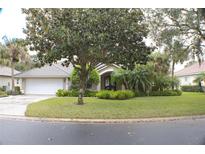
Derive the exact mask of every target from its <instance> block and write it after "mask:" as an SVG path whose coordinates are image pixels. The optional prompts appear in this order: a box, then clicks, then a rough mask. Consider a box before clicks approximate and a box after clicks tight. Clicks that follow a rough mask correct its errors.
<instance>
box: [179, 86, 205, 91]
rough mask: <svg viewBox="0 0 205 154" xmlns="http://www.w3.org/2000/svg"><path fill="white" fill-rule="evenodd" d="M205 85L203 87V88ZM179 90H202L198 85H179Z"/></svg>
mask: <svg viewBox="0 0 205 154" xmlns="http://www.w3.org/2000/svg"><path fill="white" fill-rule="evenodd" d="M204 88H205V87H203V89H204ZM181 90H182V91H184V92H203V90H202V89H201V88H200V87H199V86H198V85H195V86H181Z"/></svg>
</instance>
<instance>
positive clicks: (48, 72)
mask: <svg viewBox="0 0 205 154" xmlns="http://www.w3.org/2000/svg"><path fill="white" fill-rule="evenodd" d="M72 70H73V66H72V65H69V67H66V66H62V65H61V63H57V64H52V65H51V66H50V65H45V66H43V67H40V68H34V69H31V70H29V71H26V72H23V73H20V74H17V75H16V77H21V78H30V77H34V78H35V77H36V78H38V77H69V76H70V75H71V72H72Z"/></svg>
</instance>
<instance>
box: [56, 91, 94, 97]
mask: <svg viewBox="0 0 205 154" xmlns="http://www.w3.org/2000/svg"><path fill="white" fill-rule="evenodd" d="M96 93H97V92H96V91H91V90H86V91H85V93H84V96H85V97H95V96H96ZM78 94H79V92H78V90H75V89H72V90H64V89H58V91H57V92H56V96H58V97H78Z"/></svg>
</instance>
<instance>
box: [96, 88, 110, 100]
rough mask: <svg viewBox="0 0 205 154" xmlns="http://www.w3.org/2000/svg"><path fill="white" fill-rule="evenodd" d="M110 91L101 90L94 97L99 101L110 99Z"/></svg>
mask: <svg viewBox="0 0 205 154" xmlns="http://www.w3.org/2000/svg"><path fill="white" fill-rule="evenodd" d="M111 93H112V91H110V90H101V91H99V92H98V93H97V94H96V97H98V98H100V99H110V98H111V97H112V96H111V95H112V94H111Z"/></svg>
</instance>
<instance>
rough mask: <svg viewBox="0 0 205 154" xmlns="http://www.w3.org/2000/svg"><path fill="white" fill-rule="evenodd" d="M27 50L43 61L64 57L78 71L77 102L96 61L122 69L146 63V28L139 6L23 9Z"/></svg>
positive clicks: (49, 61)
mask: <svg viewBox="0 0 205 154" xmlns="http://www.w3.org/2000/svg"><path fill="white" fill-rule="evenodd" d="M23 12H24V13H25V14H26V20H27V27H26V30H25V33H26V34H27V40H28V42H29V44H30V46H31V50H35V51H37V52H38V58H39V60H40V61H41V62H42V63H43V64H45V63H50V64H52V63H53V62H56V61H58V60H61V59H62V58H64V59H65V60H64V62H63V65H66V66H68V65H69V64H70V63H71V64H72V65H73V66H74V68H75V69H77V70H78V74H79V78H80V81H79V87H80V89H79V97H78V104H83V103H84V101H83V94H84V91H85V89H86V82H87V80H88V75H89V72H91V71H92V70H93V69H94V68H95V66H96V64H98V63H99V62H104V63H105V62H108V63H109V62H115V63H117V64H122V66H124V67H126V68H131V69H132V68H133V66H135V63H146V61H147V55H148V54H149V53H150V50H149V48H148V47H146V45H145V43H144V38H145V37H146V36H147V27H146V25H145V24H143V17H144V16H143V13H142V11H141V10H140V9H23Z"/></svg>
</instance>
